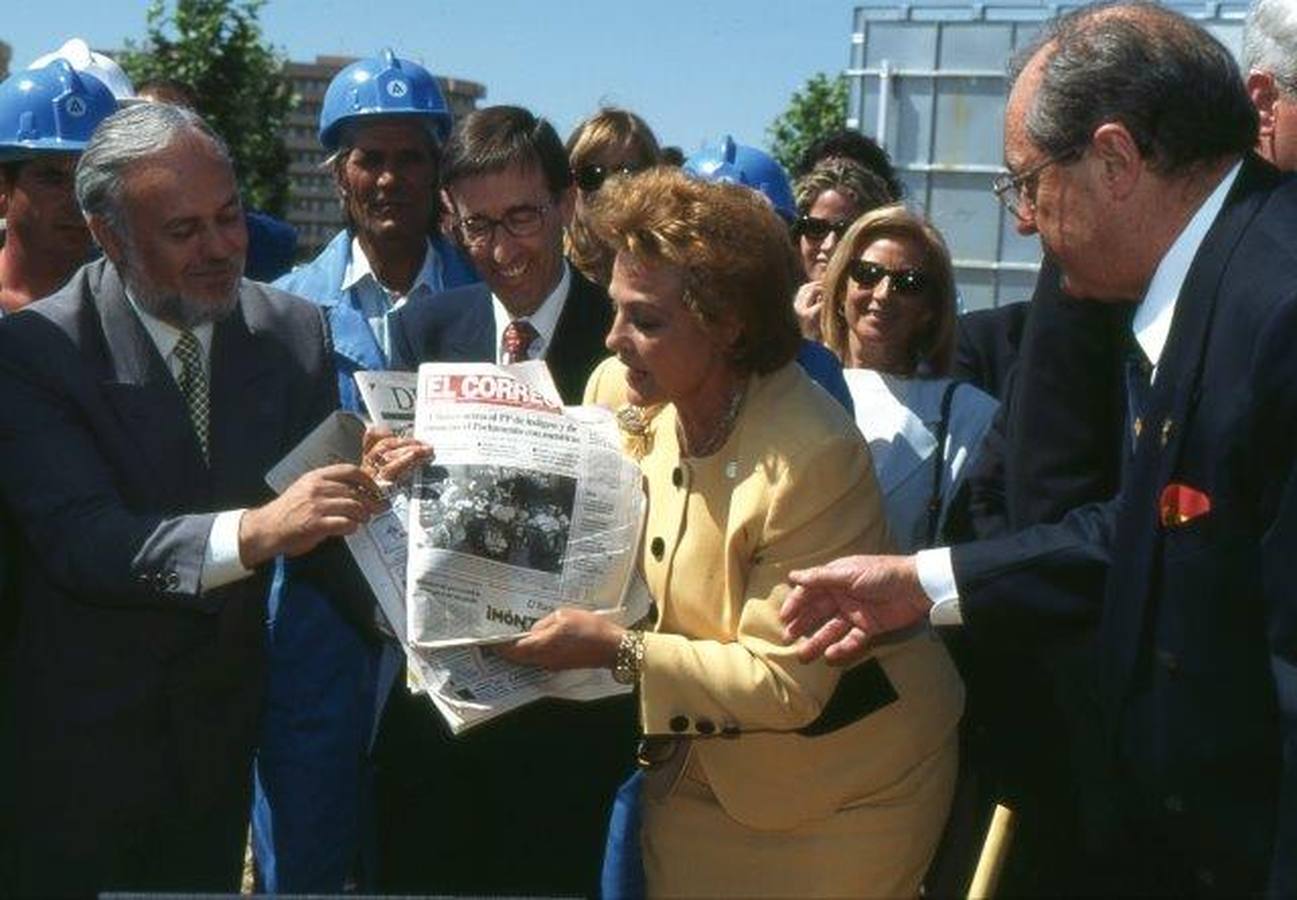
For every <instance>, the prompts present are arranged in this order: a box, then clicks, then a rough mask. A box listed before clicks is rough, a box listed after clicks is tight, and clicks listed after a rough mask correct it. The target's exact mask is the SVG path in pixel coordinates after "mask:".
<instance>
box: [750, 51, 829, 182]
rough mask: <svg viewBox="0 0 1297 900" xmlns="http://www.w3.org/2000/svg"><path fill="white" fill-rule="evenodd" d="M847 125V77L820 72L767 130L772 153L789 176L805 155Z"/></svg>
mask: <svg viewBox="0 0 1297 900" xmlns="http://www.w3.org/2000/svg"><path fill="white" fill-rule="evenodd" d="M846 125H847V76H845V75H836V76H834V77H833V78H830V77H829V76H827V75H825V74H824V73H823V72H817V73H816V74H815V75H813V76H811V78H810V79H809V80H808V81H807V82H806V84H805V85H803V86H802V89H801V90H800V91H794V92H793V96H792V98H791V99H790V100H789V101H788V108H787V109H786V110H784V111H783V112H782V113H780V115H779V116H778V117H777V118H776V119H775V120H774V122H772V123H771V124H770V127H769V128H768V129H767V130H766V131H767V134H769V136H770V152H771V154H772V155H773V156H774V157H775V159H777V160H779V162H780V163H781V164H782V165H783V167H784V168H785V169H787V170H789V171H790V172H791V171H792V170H793V169H794V168H796V166H797V160H798V159H799V158H800V157H801V155H802V153H803V152H804V151H805V150H806V148H807V147H809V146H810V145H811V144H812V143H814V142H815V140H816V139H817V138H820V137H823V136H824V135H826V134H828V133H829V132H832V131H837V130H838V129H840V128H845V127H846Z"/></svg>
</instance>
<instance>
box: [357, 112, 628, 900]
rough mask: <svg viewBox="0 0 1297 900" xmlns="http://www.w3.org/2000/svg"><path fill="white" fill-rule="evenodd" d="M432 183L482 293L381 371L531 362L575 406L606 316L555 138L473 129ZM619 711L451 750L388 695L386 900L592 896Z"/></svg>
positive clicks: (432, 321) (496, 728)
mask: <svg viewBox="0 0 1297 900" xmlns="http://www.w3.org/2000/svg"><path fill="white" fill-rule="evenodd" d="M442 179H443V183H444V185H445V192H446V195H447V197H448V200H449V203H450V208H451V213H452V216H453V220H454V224H455V234H456V236H457V238H458V240H459V242H460V245H461V246H462V247H463V248H464V249H465V250H466V251H467V253H468V255H469V257H470V258H471V260H472V262H473V265H474V266H475V267H476V268H477V271H478V273H479V274H480V275H481V276H482V280H483V283H482V284H481V285H474V286H470V287H465V288H460V289H457V290H453V291H447V292H445V293H442V294H439V295H436V296H433V297H426V298H419V299H418V300H415V301H411V302H410V303H408V304H406V305H405V306H404V307H403V308H402V309H400V310H399V311H397V313H396V314H395V316H394V317H393V321H392V323H391V325H392V328H391V332H390V334H391V339H392V350H393V363H394V365H396V366H398V367H399V366H406V367H410V368H413V367H415V366H417V365H418V364H419V363H421V362H433V361H478V362H483V361H487V362H501V363H512V362H520V361H523V360H528V359H543V360H545V361H546V363H548V365H549V368H550V372H551V373H552V374H553V376H554V381H555V383H556V384H557V386H558V389H559V392H560V393H561V394H562V396H563V398H564V399H565V400H566V401H567V402H569V403H580V402H581V394H582V391H583V388H584V386H585V382H586V379H587V378H588V376H589V375H590V373H591V371H593V369H594V368H595V366H596V365H597V364H598V363H599V362H600V361H601V360H602V359H603V358H604V357H605V356H606V355H607V351H606V349H605V348H604V344H603V341H604V336H605V335H606V334H607V332H608V329H609V326H610V324H611V319H612V315H611V310H612V306H611V302H610V301H609V299H608V295H607V294H606V293H605V292H604V291H603V289H602V288H599V287H596V286H595V285H594V284H592V283H591V282H589V281H587V280H586V279H585V278H584V277H583V276H582V275H581V273H580V272H578V271H576V270H575V268H573V267H572V266H570V265H569V264H568V262H567V261H566V260H565V259H564V257H563V229H564V226H565V225H566V224H567V222H568V220H569V219H570V217H571V215H572V210H573V205H574V188H573V186H572V174H571V171H570V169H569V166H568V160H567V154H566V152H565V151H564V149H563V144H562V142H561V141H560V140H559V138H558V135H557V134H556V133H555V132H554V129H553V127H552V126H551V125H550V124H549V123H548V122H546V121H545V120H544V119H539V118H537V117H536V116H534V115H532V114H531V113H530V112H528V111H527V110H525V109H520V108H517V107H511V106H497V107H491V108H488V109H483V110H478V111H476V112H473V113H470V114H469V115H468V116H467V117H466V118H465V119H464V120H463V121H462V122H461V123H460V125H459V127H458V129H457V130H456V131H455V133H454V135H452V137H451V139H450V141H449V142H448V143H447V145H446V148H445V151H444V154H443V158H442ZM635 733H636V721H635V711H634V707H633V704H632V703H631V702H630V698H628V697H617V698H610V699H607V700H601V701H596V702H593V703H572V702H566V701H561V700H548V701H541V702H539V703H534V704H531V705H529V706H527V707H525V708H523V709H520V710H517V711H515V712H512V713H510V714H509V715H508V716H506V717H505V718H503V719H501V720H499V721H498V722H494V723H492V724H491V725H489V726H487V727H484V728H482V729H480V730H474V731H472V732H470V733H468V734H465V735H462V736H460V737H458V738H456V737H452V736H451V734H450V733H449V731H448V730H447V729H446V728H445V726H444V725H443V723H442V722H441V721H440V719H439V718H438V717H437V716H436V715H435V714H434V713H433V711H432V710H431V708H429V707H428V705H427V701H426V700H425V699H423V698H416V697H412V696H411V695H409V694H408V693H407V692H403V691H399V692H398V696H394V697H393V698H392V701H391V704H390V709H389V712H388V715H387V717H386V719H385V721H384V724H383V733H382V735H381V736H380V739H379V748H378V751H377V752H378V754H379V760H380V766H381V767H382V768H381V773H380V783H379V791H380V804H381V805H380V811H379V812H380V819H381V821H382V823H383V827H384V833H383V834H382V848H383V849H382V852H383V855H384V873H385V875H384V878H383V884H382V887H383V888H384V889H385V890H388V891H399V892H409V893H433V894H461V893H464V894H512V895H528V896H531V895H538V894H539V895H587V896H589V895H594V894H596V893H597V891H598V877H599V864H600V860H601V857H602V850H603V836H604V829H605V827H606V825H607V822H608V814H609V811H610V809H611V806H612V799H613V795H614V793H615V791H616V789H617V786H618V784H620V782H621V781H622V780H623V779H624V778H625V776H626V774H627V773H628V772H629V771H630V769H631V768H632V764H633V760H632V756H631V755H632V752H633V748H634V737H635Z"/></svg>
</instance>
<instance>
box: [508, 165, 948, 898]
mask: <svg viewBox="0 0 1297 900" xmlns="http://www.w3.org/2000/svg"><path fill="white" fill-rule="evenodd" d="M591 221H592V223H593V225H594V227H595V228H596V231H597V233H599V234H600V236H601V237H603V238H604V239H605V240H607V241H608V242H609V243H610V244H612V245H613V246H614V247H615V248H616V250H617V255H616V257H615V263H614V266H613V280H612V286H611V289H610V294H611V295H612V297H613V301H614V303H615V305H616V319H615V321H614V324H613V328H612V331H611V332H610V334H609V336H608V347H609V349H611V350H612V351H613V352H614V353H615V354H616V359H614V360H609V361H608V362H607V363H605V364H604V366H602V367H601V368H600V369H599V370H597V371H596V373H595V374H594V376H592V379H591V383H590V387H589V388H588V394H589V399H591V400H592V401H594V402H603V403H605V404H608V405H614V406H617V407H618V408H619V421H620V422H621V424H622V426H623V429H624V431H625V434H626V438H627V441H626V442H627V448H628V451H629V452H631V453H633V454H634V455H636V456H637V457H638V458H639V459H640V462H641V465H642V468H643V471H644V474H645V478H646V482H647V489H648V495H649V514H648V522H647V526H646V531H645V539H644V551H643V557H642V569H643V574H644V577H645V579H646V581H647V583H648V586H649V588H650V590H651V592H652V594H653V597H654V598H655V600H656V604H657V619H656V622H655V624H654V625H653V626H652V628H651V629H650V630H648V631H635V630H627V629H623V628H621V627H619V626H617V625H614V624H613V623H611V622H609V621H608V620H607V619H605V618H602V617H599V616H597V615H594V614H590V613H586V612H583V611H577V610H561V611H559V612H557V613H554V614H553V615H551V616H549V617H547V618H546V619H544V620H542V621H541V622H539V623H538V624H537V625H536V626H535V628H534V629H533V630H532V632H531V633H529V634H528V635H527V636H525V637H523V638H521V639H519V640H518V641H517V642H516V643H515V644H514V645H513V646H512V648H511V649H509V650H507V651H504V652H506V653H507V655H509V656H510V657H511V658H513V659H515V660H518V661H523V662H528V663H532V664H537V665H541V666H546V667H549V668H554V669H565V668H592V667H608V668H611V669H613V672H614V674H615V675H616V676H617V677H618V678H620V679H623V680H626V681H633V682H634V683H636V684H637V686H638V689H639V698H640V707H641V719H642V725H643V729H644V734H645V736H646V740H645V742H644V745H643V748H642V751H641V756H642V761H643V763H644V764H645V765H646V766H647V767H648V772H647V776H646V783H645V797H644V827H643V833H642V844H643V851H644V863H645V874H646V879H647V888H648V892H649V894H650V895H653V896H686V895H697V896H721V895H730V896H745V897H754V896H811V895H819V896H835V895H836V896H866V895H877V896H901V895H913V894H915V893H916V892H917V891H918V887H919V883H920V880H921V879H922V877H923V874H924V871H925V869H926V867H927V865H928V862H929V860H930V859H931V856H932V853H933V851H934V848H935V846H936V843H937V840H938V838H939V836H940V833H941V829H942V825H943V824H944V822H945V818H946V814H947V811H948V808H949V804H950V798H951V793H952V789H953V784H954V779H955V768H956V752H957V751H956V747H955V727H956V723H957V721H958V719H959V716H960V713H961V710H962V704H963V693H962V688H961V686H960V683H959V679H958V676H957V675H956V673H955V671H954V669H953V667H952V666H951V664H950V661H949V660H948V659H947V657H946V654H945V651H944V649H943V648H942V646H941V644H940V643H939V642H938V641H937V640H936V639H935V638H933V637H931V636H930V635H928V634H926V633H923V634H916V635H912V636H909V637H906V638H904V639H901V640H896V641H892V642H888V643H886V644H882V645H880V646H878V647H877V648H876V650H875V653H874V654H873V656H872V657H870V658H869V659H867V660H865V661H864V662H862V663H860V664H858V665H857V666H855V667H854V668H852V669H849V670H844V669H840V668H834V667H831V666H829V665H827V664H825V663H823V662H817V663H812V664H803V663H801V662H799V661H798V660H797V657H796V652H795V648H794V647H792V646H790V645H789V644H788V643H787V642H786V641H785V639H784V636H783V630H782V627H781V625H780V621H779V616H778V612H779V607H780V603H781V601H782V599H783V597H784V594H785V592H786V586H785V579H786V576H787V574H788V572H789V571H790V570H792V569H797V568H805V567H807V566H812V565H817V564H819V563H822V562H825V561H828V560H831V559H834V558H836V557H839V556H843V555H847V554H851V553H867V552H879V551H880V550H881V549H882V548H884V547H886V546H888V544H889V539H888V537H887V531H886V525H885V524H884V519H883V514H882V510H881V507H880V501H879V493H878V488H877V485H876V483H875V481H874V477H873V474H872V471H871V468H870V464H869V455H868V449H867V448H866V446H865V444H864V442H863V441H862V439H861V438H860V436H859V434H858V433H857V431H856V429H855V428H854V427H853V425H852V422H851V420H850V418H849V417H848V416H847V414H846V413H845V412H844V411H843V410H842V408H841V407H840V406H839V405H838V404H837V403H836V402H835V401H834V400H832V399H831V398H830V397H829V396H828V394H826V393H825V392H824V391H822V390H821V389H820V388H819V387H817V386H816V385H815V384H813V383H812V382H811V381H810V380H809V379H808V378H807V377H806V376H805V375H804V374H803V373H802V371H801V369H800V368H799V367H798V366H797V365H795V364H794V363H793V357H794V355H795V353H796V351H797V346H798V332H797V326H796V323H795V320H794V318H793V312H792V309H791V307H790V306H789V304H788V300H787V298H788V296H789V294H790V291H791V284H792V280H793V274H792V273H793V268H792V266H793V260H792V258H791V253H790V252H789V246H788V235H787V230H786V226H784V224H783V223H782V222H781V221H780V220H779V219H778V218H777V217H776V216H775V214H774V213H773V212H772V211H771V210H770V209H769V208H768V206H766V205H765V203H764V201H763V200H761V198H760V197H759V196H758V195H756V194H755V193H753V192H751V191H749V190H748V189H746V188H743V187H738V186H733V185H725V184H703V183H699V182H696V181H692V180H689V179H688V178H686V177H685V176H683V175H681V174H680V173H678V172H677V171H674V170H668V169H655V170H652V171H650V172H647V173H644V174H641V175H638V176H636V177H634V178H630V179H626V180H624V181H622V182H619V183H617V184H609V185H608V186H607V187H605V190H604V191H603V193H602V195H601V197H600V199H599V201H598V203H597V204H596V206H595V208H594V210H593V216H592V220H591Z"/></svg>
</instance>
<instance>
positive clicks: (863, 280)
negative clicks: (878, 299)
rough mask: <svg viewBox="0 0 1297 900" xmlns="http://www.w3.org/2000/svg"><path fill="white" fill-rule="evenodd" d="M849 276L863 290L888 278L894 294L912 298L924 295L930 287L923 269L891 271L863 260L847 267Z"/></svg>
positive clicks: (854, 260) (852, 262)
mask: <svg viewBox="0 0 1297 900" xmlns="http://www.w3.org/2000/svg"><path fill="white" fill-rule="evenodd" d="M847 276H848V277H849V278H850V279H851V280H852V281H854V282H855V283H856V284H858V285H860V286H861V287H863V288H871V287H873V286H874V285H876V284H878V282H880V281H882V280H883V278H886V279H887V281H888V283H889V284H890V285H891V288H892V291H893V292H894V293H897V294H909V295H911V296H914V295H917V294H922V293H923V292H924V291H925V290H927V287H928V278H927V276H926V275H924V274H923V270H922V269H889V268H887V267H886V266H880V265H879V264H878V263H875V262H866V261H865V260H863V259H853V260H852V261H851V264H850V265H848V266H847Z"/></svg>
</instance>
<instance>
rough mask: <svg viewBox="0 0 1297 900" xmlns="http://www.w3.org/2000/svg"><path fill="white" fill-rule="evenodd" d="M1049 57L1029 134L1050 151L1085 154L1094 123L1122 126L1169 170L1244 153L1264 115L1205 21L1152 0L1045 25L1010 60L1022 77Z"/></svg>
mask: <svg viewBox="0 0 1297 900" xmlns="http://www.w3.org/2000/svg"><path fill="white" fill-rule="evenodd" d="M1038 52H1039V53H1044V54H1046V57H1045V61H1044V63H1043V67H1042V69H1041V80H1040V86H1039V89H1038V90H1037V91H1036V94H1035V97H1034V98H1033V101H1032V105H1031V108H1030V109H1028V110H1027V111H1026V114H1025V126H1026V132H1027V136H1028V137H1029V138H1030V139H1031V142H1032V143H1033V144H1035V145H1036V146H1037V147H1039V148H1040V149H1041V150H1043V151H1044V152H1045V153H1046V154H1048V155H1049V156H1051V157H1054V158H1058V159H1061V158H1063V157H1065V156H1067V155H1068V154H1075V153H1078V152H1081V151H1084V150H1085V148H1086V147H1088V146H1089V144H1090V140H1091V138H1092V136H1093V135H1094V132H1095V130H1096V129H1097V128H1098V127H1099V126H1101V125H1103V124H1105V123H1108V122H1113V123H1119V124H1121V125H1123V126H1124V127H1125V128H1126V130H1127V131H1128V132H1129V133H1130V135H1131V137H1132V138H1133V139H1134V141H1135V144H1136V146H1137V147H1138V148H1139V152H1140V155H1141V156H1142V157H1143V158H1144V159H1145V160H1147V161H1148V162H1149V165H1150V167H1151V168H1152V169H1153V170H1154V171H1157V172H1160V173H1162V174H1163V175H1182V174H1185V173H1187V172H1189V171H1190V170H1193V169H1195V168H1197V167H1198V166H1200V165H1204V164H1210V163H1214V162H1217V161H1219V160H1221V159H1224V158H1226V157H1230V156H1241V155H1242V154H1244V153H1247V152H1248V150H1250V149H1251V148H1252V147H1253V146H1255V145H1256V140H1257V129H1258V119H1257V112H1256V108H1255V107H1254V106H1253V105H1252V102H1251V100H1250V99H1249V98H1248V95H1247V90H1246V89H1245V87H1244V85H1243V79H1242V77H1241V76H1240V75H1239V71H1238V66H1237V65H1236V64H1235V62H1234V59H1233V57H1232V56H1230V53H1229V51H1228V50H1227V49H1225V46H1224V45H1223V44H1221V42H1220V41H1218V40H1216V38H1214V37H1212V35H1211V34H1209V33H1208V32H1207V31H1206V30H1205V29H1203V28H1202V27H1201V26H1200V25H1198V24H1196V23H1195V22H1193V21H1191V20H1190V19H1188V18H1187V17H1185V16H1182V15H1180V14H1179V13H1176V12H1173V11H1172V10H1170V9H1167V8H1166V7H1163V6H1160V5H1158V4H1156V3H1149V2H1122V3H1099V4H1095V5H1092V6H1085V7H1082V8H1080V9H1078V10H1076V11H1074V12H1071V13H1068V14H1067V15H1064V16H1060V17H1059V18H1057V19H1054V20H1052V21H1051V22H1049V23H1047V24H1046V26H1045V27H1044V28H1043V29H1042V31H1041V34H1040V35H1039V37H1038V38H1037V40H1036V41H1034V42H1033V43H1032V44H1031V46H1029V47H1027V48H1026V49H1025V50H1024V51H1023V52H1022V53H1020V54H1018V55H1017V56H1016V57H1015V59H1014V61H1013V62H1012V63H1011V66H1010V72H1009V74H1010V80H1011V82H1016V81H1017V79H1018V76H1019V75H1021V74H1022V71H1023V69H1024V68H1025V67H1026V65H1027V63H1028V62H1029V61H1030V60H1031V59H1032V58H1033V57H1034V56H1035V55H1036V54H1037V53H1038Z"/></svg>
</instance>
